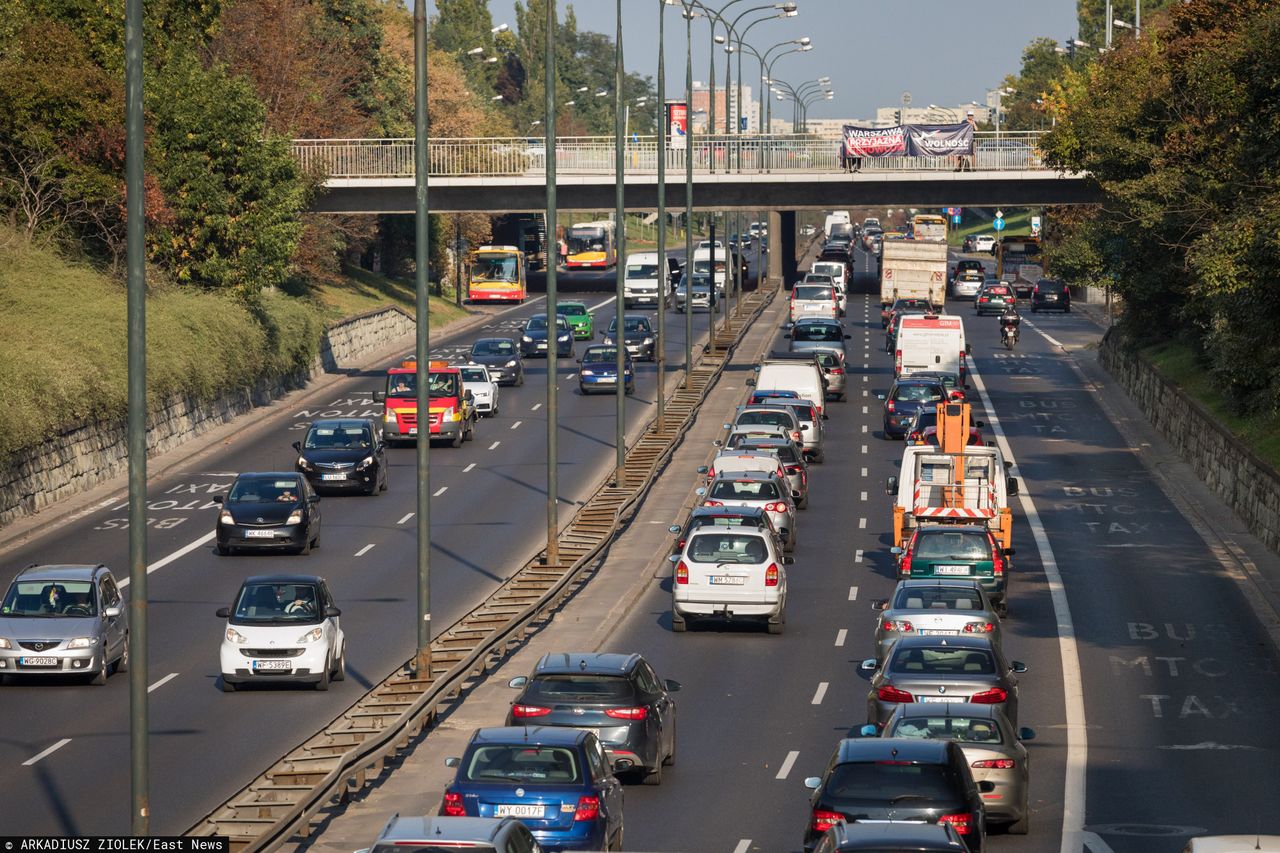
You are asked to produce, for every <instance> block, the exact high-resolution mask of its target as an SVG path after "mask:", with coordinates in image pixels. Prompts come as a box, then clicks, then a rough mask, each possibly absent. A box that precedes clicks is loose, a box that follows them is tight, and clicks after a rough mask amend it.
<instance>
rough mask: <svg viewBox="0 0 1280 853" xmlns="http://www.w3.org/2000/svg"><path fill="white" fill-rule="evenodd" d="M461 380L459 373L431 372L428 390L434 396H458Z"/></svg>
mask: <svg viewBox="0 0 1280 853" xmlns="http://www.w3.org/2000/svg"><path fill="white" fill-rule="evenodd" d="M461 380H462V376H461V374H458V373H431V374H430V383H431V384H430V386H428V391H429V392H430V395H431V396H432V397H457V396H458V385H459V384H460V382H461Z"/></svg>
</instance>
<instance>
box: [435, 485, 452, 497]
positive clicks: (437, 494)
mask: <svg viewBox="0 0 1280 853" xmlns="http://www.w3.org/2000/svg"><path fill="white" fill-rule="evenodd" d="M447 491H449V487H448V486H441V487H440V488H438V489H436V490H435V491H434V492H432V493H431V497H433V498H438V497H440V496H441V495H443V494H444V493H445V492H447Z"/></svg>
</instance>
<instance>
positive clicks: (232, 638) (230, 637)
mask: <svg viewBox="0 0 1280 853" xmlns="http://www.w3.org/2000/svg"><path fill="white" fill-rule="evenodd" d="M226 637H227V642H228V643H247V642H249V638H248V637H246V636H245V635H244V634H241V633H240V632H239V631H237V630H236V629H235V628H232V627H231V626H230V625H228V626H227V634H226Z"/></svg>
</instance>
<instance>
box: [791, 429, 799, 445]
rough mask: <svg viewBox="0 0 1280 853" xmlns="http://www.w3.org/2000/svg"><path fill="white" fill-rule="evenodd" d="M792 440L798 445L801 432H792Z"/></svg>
mask: <svg viewBox="0 0 1280 853" xmlns="http://www.w3.org/2000/svg"><path fill="white" fill-rule="evenodd" d="M791 440H792V441H794V442H795V443H796V444H799V443H800V430H798V429H797V430H792V431H791Z"/></svg>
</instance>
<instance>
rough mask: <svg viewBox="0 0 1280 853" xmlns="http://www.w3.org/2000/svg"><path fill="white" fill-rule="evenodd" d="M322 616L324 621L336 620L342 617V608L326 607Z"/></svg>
mask: <svg viewBox="0 0 1280 853" xmlns="http://www.w3.org/2000/svg"><path fill="white" fill-rule="evenodd" d="M324 615H325V618H326V619H337V618H338V617H339V616H341V615H342V608H340V607H332V606H330V607H326V608H325V609H324Z"/></svg>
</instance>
